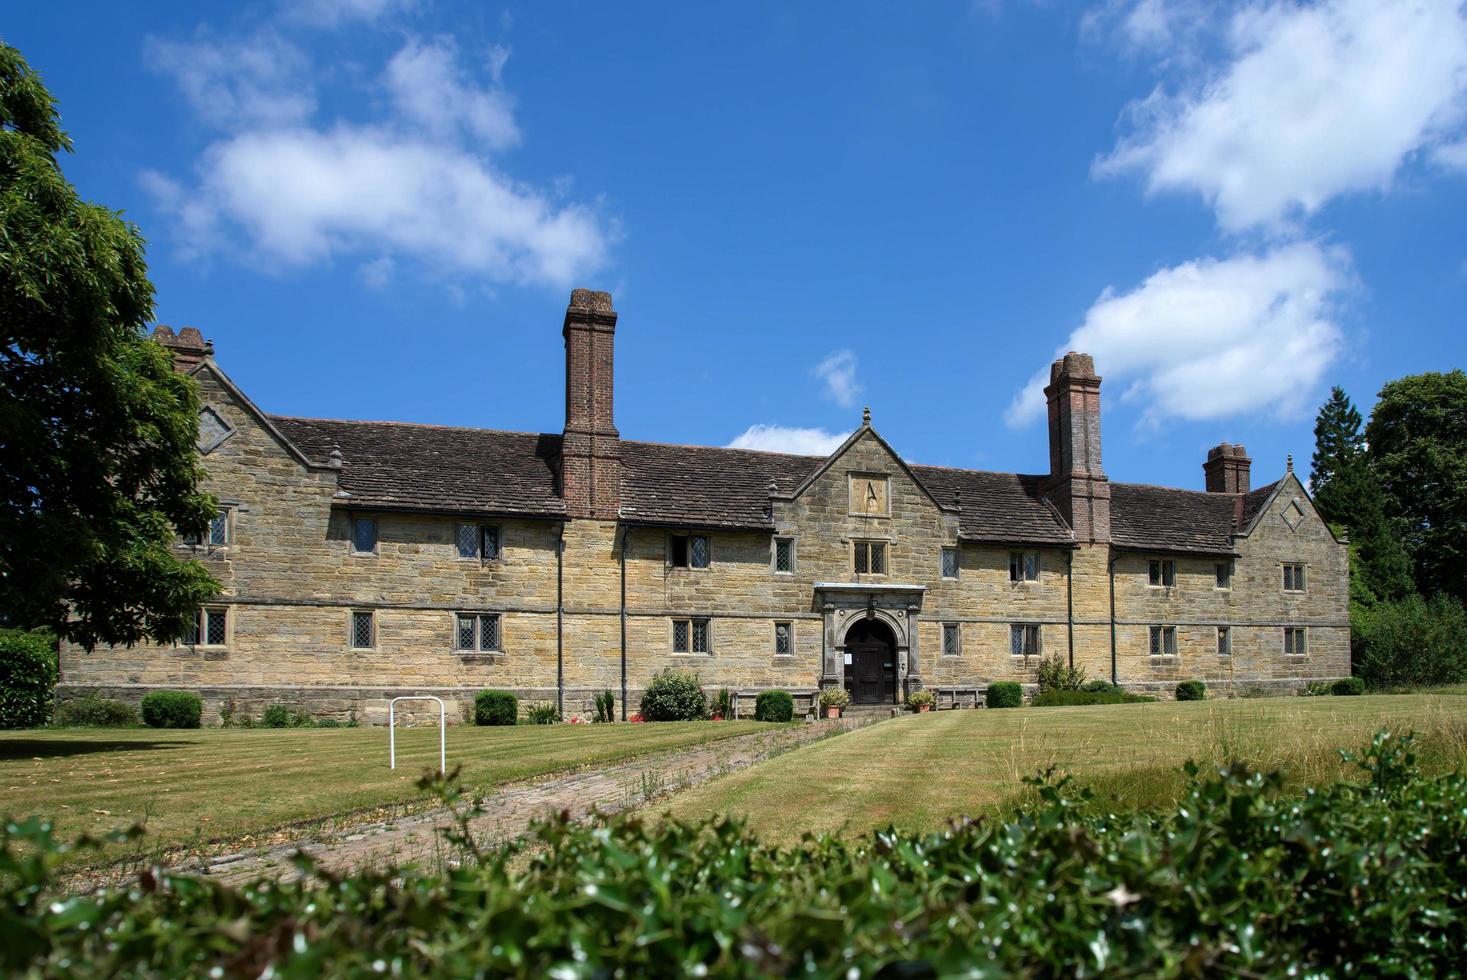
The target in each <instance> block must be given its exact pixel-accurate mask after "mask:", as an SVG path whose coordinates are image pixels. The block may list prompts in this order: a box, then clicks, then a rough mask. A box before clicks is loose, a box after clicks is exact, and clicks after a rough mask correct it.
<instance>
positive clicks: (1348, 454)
mask: <svg viewBox="0 0 1467 980" xmlns="http://www.w3.org/2000/svg"><path fill="white" fill-rule="evenodd" d="M1314 440H1315V442H1314V461H1313V466H1312V470H1313V472H1312V473H1311V474H1310V480H1309V482H1310V484H1311V487H1312V488H1313V491H1314V506H1315V507H1316V508H1317V509H1318V510H1319V514H1320V516H1321V517H1323V518H1324V519H1325V521H1326V522H1327V523H1329V524H1330V525H1332V526H1334V527H1335V528H1336V529H1337V530H1340V529H1343V530H1346V531H1348V533H1349V535H1350V597H1351V599H1353V600H1355V601H1358V602H1364V603H1372V602H1375V601H1377V600H1395V599H1400V598H1402V597H1404V596H1407V595H1410V594H1411V593H1412V592H1413V591H1414V585H1413V583H1412V581H1411V560H1410V557H1409V556H1408V555H1407V554H1406V549H1405V546H1404V545H1403V544H1402V543H1401V539H1400V535H1399V534H1398V533H1397V532H1396V529H1395V527H1394V525H1393V524H1392V522H1391V519H1390V516H1389V509H1390V508H1389V501H1388V500H1387V498H1386V494H1385V491H1384V489H1382V487H1381V485H1380V481H1379V480H1378V479H1377V478H1376V476H1375V471H1374V470H1373V469H1372V468H1371V465H1370V458H1369V457H1368V456H1367V455H1366V453H1365V446H1364V437H1363V436H1362V435H1361V433H1360V413H1359V412H1358V411H1357V410H1356V409H1355V406H1354V404H1353V403H1351V401H1350V398H1349V396H1348V395H1346V394H1345V392H1344V390H1343V389H1342V388H1339V387H1336V388H1335V389H1334V390H1333V391H1331V392H1330V397H1329V401H1327V402H1325V403H1324V405H1323V407H1321V408H1320V410H1319V417H1318V420H1317V421H1316V422H1315V424H1314Z"/></svg>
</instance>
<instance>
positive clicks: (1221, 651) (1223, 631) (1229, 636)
mask: <svg viewBox="0 0 1467 980" xmlns="http://www.w3.org/2000/svg"><path fill="white" fill-rule="evenodd" d="M1217 655H1218V656H1219V657H1231V656H1232V655H1233V628H1232V627H1231V626H1219V627H1218V628H1217Z"/></svg>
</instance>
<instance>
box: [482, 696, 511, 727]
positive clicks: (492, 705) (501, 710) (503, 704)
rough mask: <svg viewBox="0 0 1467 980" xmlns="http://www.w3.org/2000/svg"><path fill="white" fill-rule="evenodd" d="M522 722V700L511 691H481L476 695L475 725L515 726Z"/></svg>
mask: <svg viewBox="0 0 1467 980" xmlns="http://www.w3.org/2000/svg"><path fill="white" fill-rule="evenodd" d="M519 720H520V699H519V698H518V697H516V696H515V695H514V693H513V692H511V691H480V692H479V693H478V694H475V695H474V724H476V725H514V724H518V723H519Z"/></svg>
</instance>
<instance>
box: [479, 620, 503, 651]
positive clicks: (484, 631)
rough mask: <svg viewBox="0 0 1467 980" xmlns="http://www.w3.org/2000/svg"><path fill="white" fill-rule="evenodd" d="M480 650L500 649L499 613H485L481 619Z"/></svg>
mask: <svg viewBox="0 0 1467 980" xmlns="http://www.w3.org/2000/svg"><path fill="white" fill-rule="evenodd" d="M479 649H480V650H486V651H489V650H498V649H499V613H484V614H483V615H481V616H480V617H479Z"/></svg>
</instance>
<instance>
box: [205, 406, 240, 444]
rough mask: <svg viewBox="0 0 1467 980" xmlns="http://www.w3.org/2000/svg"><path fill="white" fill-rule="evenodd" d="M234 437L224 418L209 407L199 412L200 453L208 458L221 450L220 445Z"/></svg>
mask: <svg viewBox="0 0 1467 980" xmlns="http://www.w3.org/2000/svg"><path fill="white" fill-rule="evenodd" d="M232 435H234V430H233V429H232V428H230V427H229V423H228V422H226V421H224V419H223V417H222V416H220V414H219V413H218V412H216V411H214V410H213V409H212V408H210V407H208V406H207V405H206V406H204V410H203V411H201V412H199V444H198V445H199V452H200V453H202V454H203V455H205V456H207V455H209V454H210V453H212V452H213V451H214V450H216V449H218V448H219V445H220V443H222V442H224V440H225V439H228V438H229V437H230V436H232Z"/></svg>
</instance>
